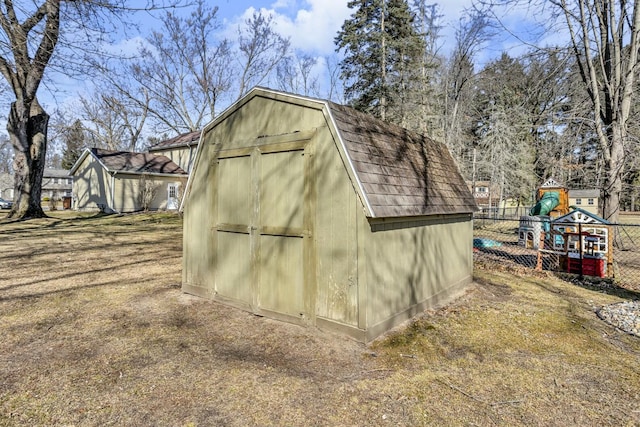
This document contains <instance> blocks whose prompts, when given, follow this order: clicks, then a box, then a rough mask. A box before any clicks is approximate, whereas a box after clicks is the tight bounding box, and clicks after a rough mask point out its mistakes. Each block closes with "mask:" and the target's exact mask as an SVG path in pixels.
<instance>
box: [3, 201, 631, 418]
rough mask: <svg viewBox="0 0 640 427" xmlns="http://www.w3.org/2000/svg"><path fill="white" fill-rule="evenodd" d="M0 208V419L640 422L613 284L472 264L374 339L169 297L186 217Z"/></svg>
mask: <svg viewBox="0 0 640 427" xmlns="http://www.w3.org/2000/svg"><path fill="white" fill-rule="evenodd" d="M52 215H56V216H58V217H57V218H49V219H42V220H33V221H27V222H8V221H7V220H0V245H1V248H2V251H1V252H0V336H1V337H2V341H1V344H2V345H1V346H0V425H6V426H49V425H75V426H105V425H118V426H122V425H128V426H134V425H145V426H146V425H153V426H250V425H251V426H269V425H288V426H309V425H317V426H385V425H389V426H398V425H400V426H420V425H426V426H431V425H435V426H441V425H448V426H456V425H460V426H473V425H478V426H487V425H509V426H518V425H522V426H532V425H544V426H556V425H557V426H567V425H580V426H586V425H604V426H607V425H610V426H636V425H640V404H639V402H640V339H638V338H637V337H633V336H630V335H626V334H624V333H622V332H620V331H617V330H615V329H614V328H612V327H610V326H608V325H607V324H605V323H604V322H602V321H601V320H599V319H598V317H597V316H596V315H595V313H594V311H595V310H596V309H597V308H598V307H600V306H602V305H605V304H610V303H614V302H617V301H620V300H622V299H623V298H637V297H638V294H637V293H634V292H627V293H620V292H618V293H617V295H616V294H611V292H610V293H609V294H607V293H603V292H600V291H598V290H594V289H585V288H581V287H578V286H576V285H573V284H570V283H567V282H563V281H560V280H559V279H557V278H555V277H553V276H551V275H547V274H544V275H543V274H539V275H532V274H529V273H525V272H514V271H507V270H505V271H500V270H501V269H499V268H495V266H494V267H492V268H491V270H490V271H489V270H486V269H479V270H478V271H477V272H476V274H477V277H476V279H477V283H476V284H475V285H474V286H472V287H471V288H470V290H469V291H468V292H467V294H466V295H465V296H464V297H463V298H461V299H460V300H458V301H456V302H455V303H454V304H451V305H449V306H447V307H445V308H442V309H439V310H435V311H432V312H427V313H425V314H424V315H423V316H421V317H420V318H419V319H416V320H415V321H413V322H411V323H409V324H407V325H405V327H403V328H399V329H398V330H396V331H393V332H392V333H390V334H388V335H387V336H386V337H384V338H383V339H380V340H378V341H376V342H374V343H372V344H371V345H369V346H364V345H361V344H358V343H355V342H353V341H351V340H349V339H346V338H343V337H341V336H336V335H332V334H328V333H324V332H322V331H318V330H316V329H313V328H302V327H299V326H294V325H289V324H285V323H280V322H277V321H272V320H269V319H266V318H260V317H256V316H253V315H250V314H248V313H245V312H242V311H239V310H235V309H231V308H228V307H225V306H223V305H220V304H218V303H215V302H211V301H207V300H203V299H199V298H196V297H192V296H189V295H185V294H183V293H181V291H180V279H181V273H180V270H181V247H182V244H181V240H182V234H181V230H182V225H181V218H180V217H179V216H177V215H170V214H138V215H127V216H104V217H99V216H98V217H80V218H72V217H70V216H69V214H63V213H55V212H54V213H52Z"/></svg>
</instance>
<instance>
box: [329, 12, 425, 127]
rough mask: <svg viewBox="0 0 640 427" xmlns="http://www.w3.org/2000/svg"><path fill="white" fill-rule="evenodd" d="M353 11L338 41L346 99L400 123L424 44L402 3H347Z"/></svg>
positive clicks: (367, 110)
mask: <svg viewBox="0 0 640 427" xmlns="http://www.w3.org/2000/svg"><path fill="white" fill-rule="evenodd" d="M348 6H349V8H351V9H355V12H354V13H353V14H352V15H351V18H350V19H348V20H346V21H345V22H344V24H343V25H342V29H341V30H340V31H339V32H338V36H337V37H336V40H335V41H336V45H337V51H341V50H344V52H345V57H344V59H343V60H342V61H341V63H340V69H341V78H342V80H343V81H344V87H345V96H346V98H347V99H348V100H349V101H350V102H351V103H352V105H353V106H354V107H355V108H356V109H358V110H361V111H365V112H368V113H371V114H373V115H374V116H376V117H379V118H381V119H383V120H390V121H393V122H396V123H401V124H402V122H403V121H404V120H405V118H406V114H407V100H408V99H409V96H408V95H409V93H410V91H411V88H412V81H413V80H414V77H415V76H416V75H417V73H418V72H419V70H420V61H421V57H422V52H423V51H424V42H423V40H422V39H421V37H420V36H419V35H418V33H417V32H416V30H415V27H414V25H413V16H412V13H411V11H410V9H409V5H408V4H407V2H406V0H351V1H350V2H349V3H348Z"/></svg>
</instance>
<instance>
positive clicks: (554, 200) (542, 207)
mask: <svg viewBox="0 0 640 427" xmlns="http://www.w3.org/2000/svg"><path fill="white" fill-rule="evenodd" d="M559 204H560V193H558V192H557V191H547V192H546V193H544V194H543V195H542V197H541V198H540V200H539V201H538V203H536V204H535V206H534V207H532V208H531V210H530V211H529V214H530V215H549V212H551V211H552V210H553V209H554V208H555V207H556V206H558V205H559Z"/></svg>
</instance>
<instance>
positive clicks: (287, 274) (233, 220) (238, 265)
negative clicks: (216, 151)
mask: <svg viewBox="0 0 640 427" xmlns="http://www.w3.org/2000/svg"><path fill="white" fill-rule="evenodd" d="M304 146H305V145H304V144H300V143H298V144H295V145H293V146H292V148H290V149H287V150H282V147H281V145H280V144H279V145H278V146H277V147H274V148H272V149H269V147H261V148H260V149H254V150H252V151H251V153H243V155H230V156H228V157H226V156H225V155H224V154H223V155H221V156H220V157H219V158H218V165H217V171H216V175H217V184H218V185H217V186H216V189H217V224H216V228H215V234H216V235H215V238H216V246H217V254H216V256H217V261H216V291H217V293H218V294H219V295H220V296H222V297H223V298H225V299H231V300H235V301H237V302H239V303H241V304H243V303H244V304H248V305H249V307H250V309H251V310H252V311H254V312H258V313H259V312H261V311H269V312H271V313H278V314H281V315H284V316H286V317H295V318H301V319H303V318H304V317H305V316H306V315H307V313H306V311H307V310H306V309H305V298H306V297H307V296H308V295H306V293H305V240H306V239H305V236H306V238H308V237H309V234H310V232H309V230H308V228H309V227H308V224H309V221H308V220H305V216H306V214H305V212H307V209H306V208H305V175H306V174H305V169H306V164H307V163H306V161H305V160H306V159H305V150H304ZM241 153H242V152H241ZM229 154H233V153H229Z"/></svg>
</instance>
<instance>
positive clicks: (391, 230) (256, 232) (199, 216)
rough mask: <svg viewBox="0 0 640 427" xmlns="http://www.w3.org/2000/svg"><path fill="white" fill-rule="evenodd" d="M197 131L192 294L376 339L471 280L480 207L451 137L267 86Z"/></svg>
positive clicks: (187, 215) (187, 249)
mask: <svg viewBox="0 0 640 427" xmlns="http://www.w3.org/2000/svg"><path fill="white" fill-rule="evenodd" d="M200 141H201V142H200V145H199V147H198V152H197V154H196V159H195V165H194V168H193V171H192V173H191V175H190V177H189V182H188V184H187V190H186V196H185V198H184V201H183V206H182V208H183V211H184V253H183V285H182V287H183V290H184V291H185V292H188V293H191V294H195V295H200V296H203V297H207V298H213V299H216V300H218V301H221V302H224V303H227V304H230V305H232V306H235V307H239V308H242V309H245V310H248V311H251V312H253V313H256V314H260V315H264V316H268V317H272V318H276V319H281V320H286V321H291V322H295V323H301V324H307V325H315V326H318V327H321V328H328V329H333V330H337V331H340V332H343V333H346V334H348V335H350V336H352V337H354V338H356V339H358V340H360V341H363V342H368V341H370V340H372V339H374V338H376V337H377V336H379V335H380V334H382V333H384V332H385V331H387V330H389V329H390V328H391V327H393V326H395V325H397V324H398V323H400V322H402V321H404V320H406V319H408V318H410V317H412V316H414V315H415V314H417V313H419V312H420V311H422V310H424V309H425V308H428V307H430V306H433V305H435V304H440V303H443V302H446V301H448V300H450V299H452V298H454V297H455V296H456V295H458V294H459V293H460V292H461V291H462V290H464V288H465V286H466V285H467V284H468V283H470V282H471V279H472V268H473V265H472V264H473V259H472V240H473V227H472V212H473V211H474V210H475V209H476V205H475V202H474V200H473V197H472V195H471V193H470V192H469V190H468V188H467V186H466V184H465V182H464V179H463V178H462V176H461V175H460V173H459V171H458V169H457V167H456V165H455V163H454V161H453V158H452V157H451V155H450V153H449V152H448V150H447V148H446V147H445V146H444V145H443V144H441V143H438V142H435V141H433V140H431V139H428V138H426V137H423V136H421V135H418V134H416V133H413V132H410V131H408V130H405V129H403V128H400V127H398V126H394V125H391V124H388V123H385V122H382V121H380V120H377V119H375V118H373V117H371V116H369V115H366V114H363V113H360V112H358V111H356V110H353V109H351V108H349V107H345V106H341V105H337V104H335V103H332V102H330V101H325V100H320V99H314V98H308V97H303V96H297V95H292V94H287V93H282V92H277V91H274V90H270V89H265V88H254V89H253V90H251V91H250V92H249V93H248V94H247V95H246V96H244V97H243V98H241V99H240V100H239V101H237V102H236V103H235V104H234V105H232V106H231V107H229V108H228V109H227V110H226V111H225V112H224V113H222V114H221V115H220V116H219V117H218V118H216V119H215V120H214V121H213V122H211V123H210V124H208V125H207V126H206V127H205V128H204V129H203V131H202V135H201V138H200Z"/></svg>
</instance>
